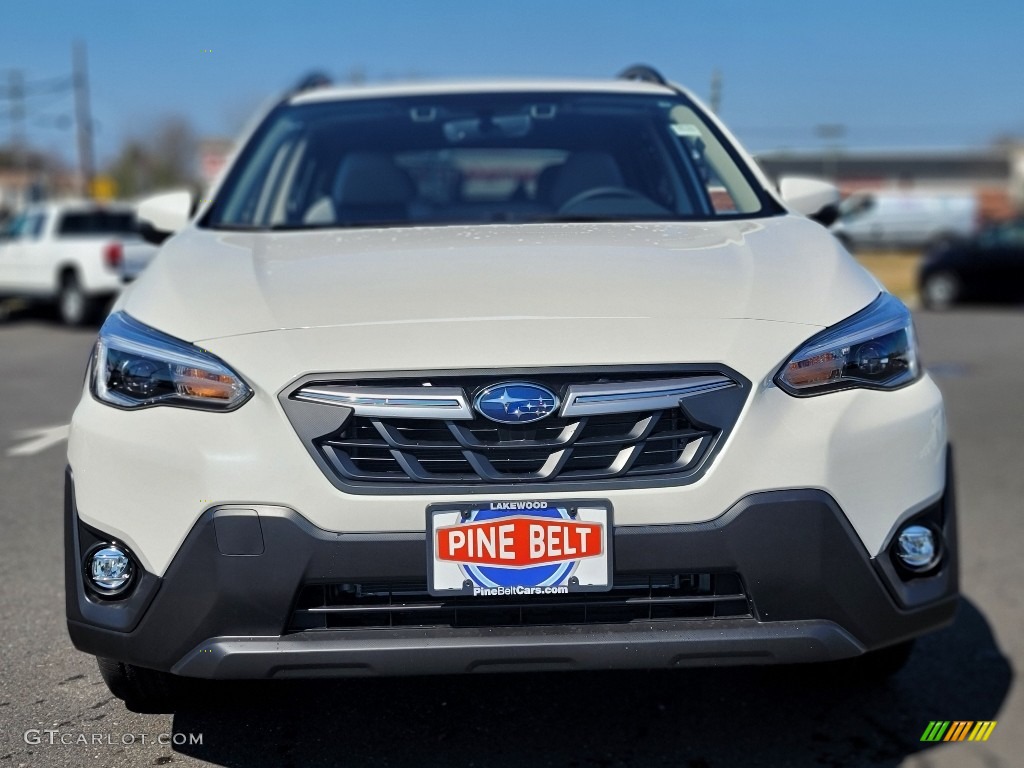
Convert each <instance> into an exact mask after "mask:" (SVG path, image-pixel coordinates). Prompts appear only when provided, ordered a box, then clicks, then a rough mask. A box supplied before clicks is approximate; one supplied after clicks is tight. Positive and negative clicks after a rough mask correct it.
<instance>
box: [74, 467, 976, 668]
mask: <svg viewBox="0 0 1024 768" xmlns="http://www.w3.org/2000/svg"><path fill="white" fill-rule="evenodd" d="M68 484H69V493H68V494H67V500H68V503H67V510H66V513H67V516H68V520H67V530H68V532H69V536H68V547H67V557H68V566H67V568H66V573H67V576H68V581H67V590H68V600H67V615H68V629H69V632H70V634H71V639H72V641H73V643H74V644H75V646H76V647H77V648H79V649H80V650H83V651H86V652H88V653H92V654H95V655H98V656H105V657H108V658H114V659H117V660H120V661H125V662H129V663H132V664H136V665H139V666H143V667H150V668H153V669H160V670H171V669H174V670H175V671H177V672H180V673H182V674H187V675H194V676H211V677H253V678H261V677H273V676H285V675H289V674H306V675H310V674H312V675H320V674H324V675H335V674H355V675H360V674H396V673H407V674H408V673H413V672H444V671H467V670H471V669H497V668H501V667H503V666H509V665H513V666H515V665H523V664H525V665H540V666H541V667H544V666H545V665H546V666H551V667H559V666H561V667H566V668H582V667H597V668H608V667H630V666H675V665H679V664H690V663H704V662H701V661H699V660H700V659H708V660H709V661H708V663H719V662H721V663H754V662H770V661H817V660H824V659H835V658H842V657H844V656H851V655H856V654H858V653H862V652H864V651H868V650H873V649H876V648H881V647H884V646H887V645H890V644H893V643H897V642H900V641H902V640H905V639H909V638H912V637H915V636H917V635H920V634H923V633H925V632H928V631H930V630H932V629H936V628H939V627H941V626H944V625H945V624H948V623H949V622H950V621H952V618H953V615H954V612H955V609H956V603H957V578H956V559H957V551H956V540H955V522H954V518H955V508H954V505H953V503H952V494H951V493H950V494H947V497H946V498H945V499H943V500H941V501H940V502H938V503H937V504H936V505H935V508H934V510H933V511H932V512H931V513H930V514H934V515H938V516H939V517H940V518H942V519H943V520H944V523H943V527H944V529H945V530H946V531H947V533H948V534H949V535H950V536H951V538H950V539H949V540H948V541H947V542H946V556H945V561H944V565H943V566H942V567H941V568H940V569H939V570H938V571H937V572H936V573H934V574H932V575H930V576H928V577H926V578H924V579H921V580H920V583H919V584H918V585H917V587H916V588H915V589H913V590H906V589H903V588H902V585H900V584H893V583H892V579H895V578H899V577H898V575H896V574H895V572H892V571H891V569H885V568H880V567H877V563H876V562H875V561H874V560H873V559H872V558H871V557H870V556H869V555H868V553H867V551H866V550H865V549H864V547H863V545H862V544H861V542H860V539H859V538H858V536H857V535H856V533H855V532H854V530H853V528H852V526H851V525H850V523H849V521H848V520H847V518H846V516H845V515H844V514H843V512H842V511H841V510H840V509H839V507H838V505H837V504H836V503H835V501H834V500H833V499H832V498H831V497H830V496H829V495H828V494H826V493H823V492H821V491H816V490H789V491H772V492H766V493H758V494H754V495H752V496H749V497H747V498H745V499H743V500H741V501H740V502H739V503H737V504H736V505H735V506H733V507H732V508H731V509H730V510H729V511H728V512H726V513H725V514H724V515H722V516H720V517H719V518H717V519H715V520H713V521H710V522H706V523H697V524H687V525H663V526H644V527H619V528H617V529H616V530H615V533H614V547H613V550H612V551H613V553H614V558H615V563H614V571H615V574H616V575H620V574H621V575H631V574H643V573H656V572H662V573H685V572H709V573H738V574H739V575H740V577H741V578H742V580H743V584H744V587H745V590H746V593H747V595H748V597H749V598H750V602H751V605H752V606H753V607H754V616H753V617H752V618H749V619H718V618H695V619H679V620H676V619H672V620H662V621H633V622H630V623H626V624H601V625H586V626H582V625H557V626H544V627H488V628H486V629H475V630H474V629H452V628H450V627H436V626H435V627H416V628H413V627H410V628H407V629H402V630H389V629H372V630H360V629H345V630H311V631H306V632H296V633H288V632H287V631H286V627H287V625H288V622H289V619H290V617H291V615H292V612H293V610H294V609H295V607H296V601H297V598H298V596H299V594H300V591H301V589H302V587H303V585H306V584H315V583H332V582H362V581H375V582H387V581H396V582H398V581H406V582H408V581H414V582H420V581H424V580H425V578H426V565H427V563H426V549H425V542H424V535H423V534H422V533H394V534H340V533H331V532H327V531H323V530H321V529H319V528H316V527H315V526H313V525H312V524H311V523H310V522H309V521H308V520H306V519H305V518H304V517H302V516H301V515H300V514H298V513H297V512H295V511H294V510H291V509H287V508H284V507H275V506H266V505H259V504H255V505H244V506H245V508H246V509H247V510H253V511H255V512H256V515H257V516H258V523H259V526H260V529H261V532H262V541H263V547H264V549H263V551H262V554H255V555H242V556H239V555H238V554H227V553H229V552H234V550H235V549H236V548H237V547H235V544H233V543H232V542H230V541H227V540H222V541H220V543H218V528H217V524H216V516H217V515H218V514H220V515H222V516H223V515H224V514H225V510H224V509H220V510H210V511H208V512H207V513H206V514H204V515H203V516H202V517H201V518H200V519H199V520H198V521H197V522H196V524H195V526H194V527H193V529H192V531H191V532H190V533H189V535H188V536H187V537H186V539H185V541H184V542H183V543H182V546H181V547H180V549H179V551H178V553H177V555H176V557H175V558H174V560H173V561H172V563H171V565H170V566H169V568H168V569H167V572H166V574H165V575H164V577H163V578H160V579H157V578H156V577H155V576H152V575H151V574H145V576H147V577H149V579H152V582H151V581H149V580H148V579H146V578H143V579H142V580H141V581H140V585H139V586H140V588H139V589H137V590H136V591H135V592H134V593H133V594H132V595H130V596H129V597H128V598H126V599H125V600H123V601H118V602H116V603H113V602H112V603H109V604H103V603H96V602H94V601H90V600H88V598H86V597H85V595H84V594H83V591H82V577H81V568H80V567H79V565H78V563H79V562H80V560H79V558H80V556H81V552H80V551H77V552H76V549H77V548H78V547H80V546H81V539H83V537H84V536H85V533H87V531H86V529H85V528H84V527H83V526H81V524H80V523H79V521H78V519H77V510H76V508H75V503H74V494H73V480H72V477H71V474H70V473H68ZM221 538H222V539H224V536H223V532H222V534H221ZM242 549H245V550H246V551H249V543H248V540H246V543H245V546H244V547H242ZM915 600H916V602H915ZM474 633H475V634H474ZM713 660H717V661H713ZM517 668H522V667H517Z"/></svg>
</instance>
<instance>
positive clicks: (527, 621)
mask: <svg viewBox="0 0 1024 768" xmlns="http://www.w3.org/2000/svg"><path fill="white" fill-rule="evenodd" d="M752 615H753V610H752V607H751V605H750V601H749V599H748V597H747V595H746V592H745V591H744V589H743V584H742V581H741V579H740V577H739V575H738V574H736V573H686V574H640V575H617V576H616V577H615V583H614V586H613V587H612V589H611V591H609V592H579V593H575V594H568V595H551V596H536V595H534V596H529V597H494V598H479V597H454V598H438V597H433V596H431V595H430V594H429V593H428V592H427V586H426V584H425V583H424V582H408V583H399V582H393V583H390V582H389V583H360V584H309V585H306V586H305V587H303V589H302V590H301V592H300V594H299V598H298V600H297V602H296V607H295V610H294V611H293V612H292V615H291V619H290V621H289V623H288V631H289V632H302V631H312V630H318V629H373V628H377V629H382V628H390V627H498V626H513V627H514V626H540V625H559V624H623V623H629V622H634V621H664V620H678V619H712V618H743V617H749V616H752Z"/></svg>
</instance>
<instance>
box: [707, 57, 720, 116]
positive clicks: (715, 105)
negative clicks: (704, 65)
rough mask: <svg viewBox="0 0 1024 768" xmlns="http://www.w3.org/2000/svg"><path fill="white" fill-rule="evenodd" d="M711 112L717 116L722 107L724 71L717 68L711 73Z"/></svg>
mask: <svg viewBox="0 0 1024 768" xmlns="http://www.w3.org/2000/svg"><path fill="white" fill-rule="evenodd" d="M709 101H710V102H711V111H712V112H714V113H715V114H716V115H717V114H718V110H719V109H720V108H721V106H722V71H721V70H720V69H718V68H717V67H716V68H715V70H714V71H713V72H712V73H711V97H710V99H709Z"/></svg>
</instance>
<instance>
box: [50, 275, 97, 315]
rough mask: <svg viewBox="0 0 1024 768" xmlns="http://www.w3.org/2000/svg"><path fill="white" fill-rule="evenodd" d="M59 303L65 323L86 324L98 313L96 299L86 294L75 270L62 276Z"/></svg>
mask: <svg viewBox="0 0 1024 768" xmlns="http://www.w3.org/2000/svg"><path fill="white" fill-rule="evenodd" d="M57 305H58V309H59V310H60V319H61V321H62V322H63V323H64V324H65V325H71V326H79V325H85V324H86V323H89V322H91V321H92V319H93V318H94V317H95V315H96V308H97V303H96V300H95V299H93V298H90V297H89V296H87V295H86V293H85V291H84V290H83V289H82V285H81V283H79V282H78V277H77V276H76V275H75V273H74V272H68V273H66V274H65V275H64V276H63V277H62V278H61V281H60V293H59V294H58V296H57Z"/></svg>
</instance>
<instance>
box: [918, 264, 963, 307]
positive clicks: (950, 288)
mask: <svg viewBox="0 0 1024 768" xmlns="http://www.w3.org/2000/svg"><path fill="white" fill-rule="evenodd" d="M962 293H963V289H962V286H961V285H960V278H958V277H957V276H956V275H955V274H953V273H952V272H948V271H943V272H934V273H933V274H930V275H928V277H926V278H925V279H924V282H923V283H922V284H921V303H923V304H924V305H925V307H927V308H928V309H934V310H943V309H949V308H950V307H952V306H953V305H954V304H956V303H957V301H959V300H960V296H961V295H962Z"/></svg>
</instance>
